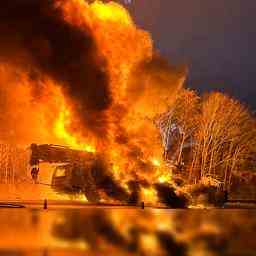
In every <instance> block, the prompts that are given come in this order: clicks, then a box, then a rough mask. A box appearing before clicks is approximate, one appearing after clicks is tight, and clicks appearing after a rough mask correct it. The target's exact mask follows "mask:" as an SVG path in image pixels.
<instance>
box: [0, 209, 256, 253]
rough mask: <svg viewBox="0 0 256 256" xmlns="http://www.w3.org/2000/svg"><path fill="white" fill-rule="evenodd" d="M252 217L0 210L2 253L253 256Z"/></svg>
mask: <svg viewBox="0 0 256 256" xmlns="http://www.w3.org/2000/svg"><path fill="white" fill-rule="evenodd" d="M254 215H255V212H254V211H244V210H231V211H222V210H212V211H210V212H208V213H207V214H205V211H200V210H193V211H187V210H172V211H167V210H154V211H149V210H136V209H92V208H88V209H84V210H82V209H79V210H66V211H61V210H60V211H53V210H52V211H46V212H42V211H37V210H33V211H31V210H20V209H19V210H17V211H16V210H14V209H11V210H2V211H1V212H0V224H1V228H2V232H3V233H4V234H5V235H4V236H2V238H1V240H0V253H1V252H2V251H3V250H4V251H5V253H7V252H8V250H10V249H11V251H12V252H14V251H25V252H26V251H27V252H28V254H27V255H34V254H33V253H32V252H35V251H37V252H38V254H40V253H39V251H40V250H44V249H45V248H47V250H48V252H49V255H66V254H65V253H67V255H84V254H88V255H102V254H107V255H110V254H111V255H152V256H159V255H161V256H165V255H179V256H190V255H203V256H206V255H211V256H222V255H227V256H230V255H255V252H256V247H255V242H254V235H255V230H254V227H255V218H254ZM21 220H22V221H21ZM149 223H150V225H149ZM14 232H15V239H14V237H13V233H14ZM14 248H15V250H14ZM62 250H63V252H62ZM55 252H56V253H55ZM71 252H72V254H69V253H71ZM5 255H8V254H5ZM22 255H26V254H22Z"/></svg>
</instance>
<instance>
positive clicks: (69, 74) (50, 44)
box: [0, 0, 112, 134]
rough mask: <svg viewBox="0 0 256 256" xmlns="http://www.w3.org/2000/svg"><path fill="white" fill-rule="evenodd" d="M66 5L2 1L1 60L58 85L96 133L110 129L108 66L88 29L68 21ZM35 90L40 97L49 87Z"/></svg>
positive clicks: (59, 2) (31, 0) (82, 120)
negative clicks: (107, 113) (108, 116)
mask: <svg viewBox="0 0 256 256" xmlns="http://www.w3.org/2000/svg"><path fill="white" fill-rule="evenodd" d="M68 2H70V1H57V0H56V1H53V0H52V1H45V0H39V1H34V0H24V1H19V0H11V1H5V2H1V8H0V24H1V25H0V44H1V47H0V48H1V49H0V56H1V57H2V59H7V60H8V62H12V63H15V62H17V60H16V58H17V57H18V58H20V61H19V64H20V65H21V66H22V67H23V68H25V70H24V71H25V72H27V73H29V74H30V76H33V79H34V80H39V79H40V77H42V76H44V75H47V76H50V77H51V78H52V79H54V80H56V81H57V83H58V85H59V86H61V88H62V92H63V93H64V94H65V95H66V97H67V99H68V100H69V101H70V104H71V106H72V109H73V111H75V112H76V114H77V116H79V120H80V122H81V123H82V125H83V126H84V127H86V128H87V129H89V130H91V131H92V132H93V133H95V134H98V133H100V132H104V130H105V129H106V126H107V120H106V117H105V114H104V112H105V111H106V110H107V109H108V108H109V106H110V104H111V101H112V99H111V93H110V89H109V77H108V73H107V71H106V61H105V59H104V57H102V56H101V54H100V53H99V51H98V47H97V45H96V42H95V38H94V36H93V32H92V30H91V28H90V26H89V24H86V22H84V23H83V25H82V26H80V27H79V26H78V25H77V24H72V23H71V22H68V21H66V19H65V16H64V8H65V5H66V4H67V3H68ZM71 2H73V4H75V3H76V2H77V4H78V2H79V1H71ZM84 7H86V5H85V6H84ZM81 11H82V10H81ZM83 11H84V10H83ZM71 15H73V14H71ZM17 53H18V55H17ZM22 54H23V55H24V56H22ZM22 57H23V58H22ZM15 64H17V63H15ZM31 84H32V83H31ZM46 87H47V85H46ZM33 89H34V94H35V95H40V94H41V90H42V89H47V88H45V87H44V88H42V87H40V86H37V88H33ZM102 123H103V124H102Z"/></svg>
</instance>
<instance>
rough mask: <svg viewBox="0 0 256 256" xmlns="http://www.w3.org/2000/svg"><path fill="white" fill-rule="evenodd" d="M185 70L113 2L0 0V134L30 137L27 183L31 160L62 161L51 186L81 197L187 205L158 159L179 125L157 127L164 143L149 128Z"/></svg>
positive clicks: (5, 138)
mask: <svg viewBox="0 0 256 256" xmlns="http://www.w3.org/2000/svg"><path fill="white" fill-rule="evenodd" d="M185 77H186V68H183V67H173V66H171V65H170V64H168V63H167V62H166V61H165V60H164V59H162V58H161V57H160V56H159V55H158V54H157V53H156V51H155V50H154V49H153V42H152V39H151V37H150V35H149V34H148V33H147V32H146V31H143V30H142V29H140V28H138V27H136V25H135V24H134V22H133V20H132V18H131V17H130V15H129V13H128V12H127V11H126V10H125V9H124V7H122V6H121V5H119V4H117V3H114V2H109V3H103V2H101V1H93V2H92V3H88V2H86V1H84V0H49V1H44V0H40V1H34V0H25V1H19V0H11V1H4V2H1V8H0V104H1V117H0V118H1V126H0V135H1V141H2V143H7V144H10V145H19V146H21V147H24V148H27V145H29V144H31V142H35V143H36V144H32V145H31V152H32V153H31V159H30V164H31V166H32V176H33V178H34V179H35V180H37V174H38V170H39V169H38V165H39V163H41V162H48V163H55V164H56V163H57V164H59V163H61V164H62V165H61V166H58V167H56V170H55V173H54V175H53V180H52V185H53V187H55V188H58V187H59V189H60V190H62V189H63V191H65V192H71V193H77V192H81V191H82V192H83V193H84V194H85V195H86V198H87V200H88V201H89V202H104V201H107V202H109V201H110V202H122V203H124V202H125V203H128V204H137V203H138V202H140V201H145V203H149V204H156V203H159V204H161V205H167V206H170V207H186V206H188V204H189V199H188V197H187V196H186V195H185V194H184V193H182V192H180V191H179V189H177V187H176V186H175V185H174V184H173V182H172V179H171V168H170V165H168V163H167V162H166V161H165V160H164V159H163V151H164V150H165V151H168V150H171V148H172V143H171V141H172V136H174V135H173V134H174V133H176V134H177V131H178V130H179V129H178V128H177V127H176V128H175V124H170V125H172V126H170V125H169V126H168V127H163V125H160V126H161V129H160V130H161V135H162V141H163V142H164V143H163V144H164V146H163V145H162V142H161V138H160V137H161V136H160V132H159V128H158V127H159V125H155V124H156V123H158V117H159V116H161V114H162V113H164V112H166V110H167V109H168V107H170V106H171V104H172V102H173V101H174V100H175V97H176V95H177V92H178V91H179V90H180V89H181V88H182V86H183V83H184V80H185ZM170 127H172V128H171V130H173V132H170ZM174 128H175V129H176V131H175V129H174ZM173 140H175V138H173ZM46 143H53V144H55V145H65V146H67V147H62V146H54V145H52V144H46ZM173 160H175V159H173ZM60 172H62V173H64V174H63V175H62V177H61V176H59V175H58V173H60ZM58 176H59V177H58ZM39 177H40V175H39Z"/></svg>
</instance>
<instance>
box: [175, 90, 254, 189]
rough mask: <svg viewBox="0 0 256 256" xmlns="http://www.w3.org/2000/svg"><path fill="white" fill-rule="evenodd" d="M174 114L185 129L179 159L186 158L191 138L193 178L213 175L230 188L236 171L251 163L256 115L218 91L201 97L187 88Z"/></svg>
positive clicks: (188, 169)
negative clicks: (186, 148)
mask: <svg viewBox="0 0 256 256" xmlns="http://www.w3.org/2000/svg"><path fill="white" fill-rule="evenodd" d="M170 118H171V122H172V123H175V124H176V125H178V126H179V127H180V129H181V139H180V145H179V154H177V163H180V162H181V161H183V159H182V158H184V154H185V153H184V152H183V150H184V143H185V142H186V141H187V140H188V139H189V140H190V141H191V147H190V150H189V154H190V157H189V158H187V159H186V161H185V170H186V174H187V177H188V180H189V182H192V183H197V182H199V181H201V180H202V179H203V178H206V177H209V178H213V179H214V180H218V181H220V182H222V183H223V185H224V187H225V188H226V189H229V188H230V185H231V182H232V177H233V175H234V174H237V173H239V172H240V171H244V169H245V168H247V166H249V164H250V163H249V161H250V159H252V158H253V154H254V152H255V146H256V127H255V119H254V118H253V117H252V116H251V115H250V113H249V111H248V110H247V109H246V108H245V107H244V106H243V105H242V104H241V103H239V102H238V101H236V100H234V99H232V98H230V97H228V96H226V95H224V94H222V93H216V92H214V93H210V94H208V95H205V96H203V97H202V98H201V99H200V98H199V96H197V95H196V93H195V92H194V91H190V90H185V89H184V90H182V91H181V92H180V94H179V96H178V97H177V100H176V102H175V104H174V106H172V111H171V115H170ZM186 154H188V153H187V152H186Z"/></svg>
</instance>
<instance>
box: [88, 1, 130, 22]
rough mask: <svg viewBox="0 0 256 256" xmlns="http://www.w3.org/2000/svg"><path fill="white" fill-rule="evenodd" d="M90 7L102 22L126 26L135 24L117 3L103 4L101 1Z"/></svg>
mask: <svg viewBox="0 0 256 256" xmlns="http://www.w3.org/2000/svg"><path fill="white" fill-rule="evenodd" d="M90 7H91V10H92V11H93V13H94V14H95V15H96V17H97V18H99V19H100V20H102V21H110V22H115V23H122V24H124V25H132V24H133V21H132V19H131V17H130V15H129V13H128V12H127V11H126V10H125V9H124V8H123V7H122V6H121V5H119V4H117V3H115V2H109V3H106V4H103V3H102V2H101V1H95V2H94V3H92V4H91V6H90Z"/></svg>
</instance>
